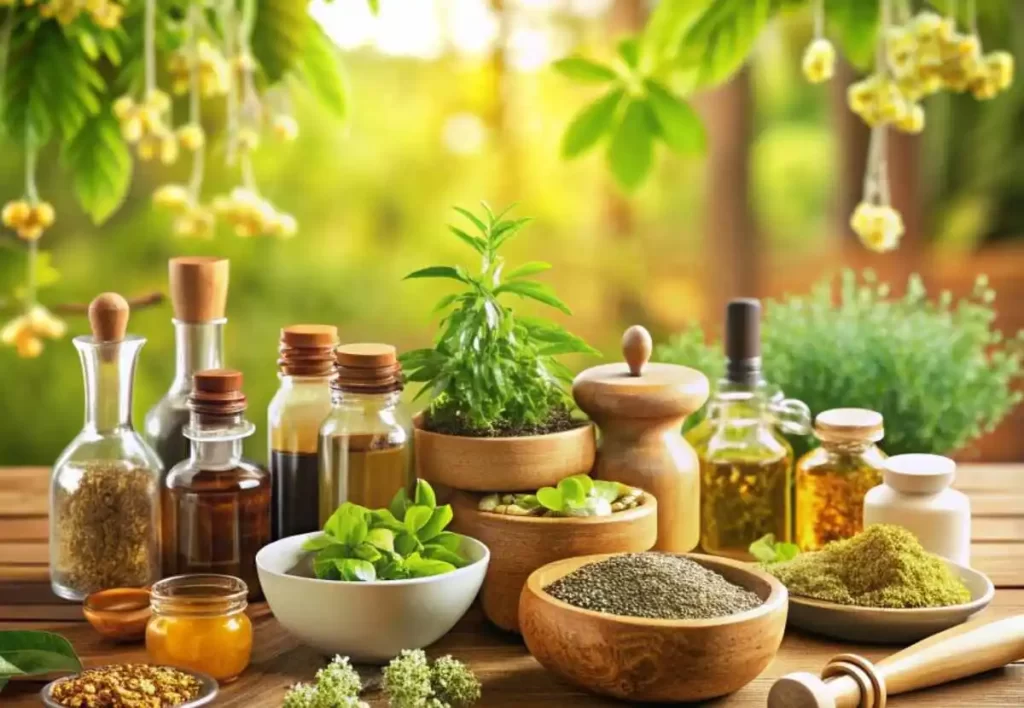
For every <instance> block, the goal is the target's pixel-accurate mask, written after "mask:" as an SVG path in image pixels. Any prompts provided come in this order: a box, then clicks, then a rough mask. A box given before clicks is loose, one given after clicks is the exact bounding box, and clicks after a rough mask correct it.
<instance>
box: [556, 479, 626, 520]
mask: <svg viewBox="0 0 1024 708" xmlns="http://www.w3.org/2000/svg"><path fill="white" fill-rule="evenodd" d="M624 488H625V489H628V488H626V487H625V485H620V484H619V483H618V482H604V481H601V480H597V481H595V480H592V479H591V478H590V477H588V476H587V475H585V474H574V475H573V476H571V477H566V478H565V479H563V480H562V481H560V482H559V483H558V486H557V487H542V488H541V489H538V490H537V501H538V502H539V503H540V505H541V506H543V507H545V508H546V509H550V510H551V511H556V512H558V513H560V514H565V515H566V516H608V515H609V514H611V513H612V502H614V501H615V500H616V499H618V498H619V497H620V496H622V494H623V493H624V491H623V490H624Z"/></svg>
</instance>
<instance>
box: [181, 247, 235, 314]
mask: <svg viewBox="0 0 1024 708" xmlns="http://www.w3.org/2000/svg"><path fill="white" fill-rule="evenodd" d="M229 265H230V262H229V261H228V259H227V258H216V257H213V256H181V257H179V258H172V259H171V260H170V262H169V264H168V271H169V277H170V283H171V305H172V307H173V308H174V319H176V320H178V321H179V322H189V323H193V324H198V323H201V322H210V321H212V320H219V319H223V318H224V312H225V309H226V307H227V300H228V275H229Z"/></svg>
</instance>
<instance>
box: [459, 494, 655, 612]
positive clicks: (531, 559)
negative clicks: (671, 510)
mask: <svg viewBox="0 0 1024 708" xmlns="http://www.w3.org/2000/svg"><path fill="white" fill-rule="evenodd" d="M479 498H480V497H479V495H477V494H469V493H466V492H457V493H456V494H455V495H454V497H453V498H452V500H451V504H452V509H453V511H454V512H455V518H454V520H453V521H452V528H453V529H454V530H455V531H457V532H458V533H461V534H464V535H466V536H470V537H472V538H475V539H477V540H478V541H482V542H483V543H484V545H486V546H487V547H488V548H490V549H491V562H490V565H489V566H488V568H487V575H486V576H485V577H484V584H483V588H482V589H481V591H480V598H481V603H482V604H483V608H484V614H485V615H487V619H489V620H490V621H491V622H493V623H494V624H495V625H497V626H498V627H500V628H501V629H504V630H507V631H509V632H519V631H520V630H519V594H520V592H521V591H522V589H523V585H524V583H525V582H526V579H527V578H528V577H529V576H530V573H532V572H533V571H535V570H536V569H537V568H540V567H541V566H543V565H545V564H547V563H551V562H552V561H557V560H561V559H563V558H572V557H573V556H583V555H590V554H593V553H597V552H607V551H612V552H616V553H630V552H639V551H646V550H649V549H650V548H651V547H652V546H653V545H654V542H655V541H656V540H657V537H658V503H657V501H656V500H655V499H654V497H653V496H651V495H650V494H647V493H645V494H644V503H643V504H641V505H640V506H637V507H634V508H632V509H627V510H625V511H620V512H617V513H615V514H612V515H611V516H595V517H587V518H573V517H543V516H540V517H538V516H506V515H504V514H493V513H490V512H486V511H480V510H479V509H477V502H478V500H479Z"/></svg>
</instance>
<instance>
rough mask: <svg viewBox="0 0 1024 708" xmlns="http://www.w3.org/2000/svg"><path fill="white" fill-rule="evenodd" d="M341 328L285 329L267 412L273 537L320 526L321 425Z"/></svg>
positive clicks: (328, 407) (328, 408) (326, 410)
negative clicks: (276, 386)
mask: <svg viewBox="0 0 1024 708" xmlns="http://www.w3.org/2000/svg"><path fill="white" fill-rule="evenodd" d="M337 344H338V329H337V328H336V327H331V326H328V325H292V326H291V327H285V328H284V329H282V330H281V346H280V358H279V359H278V360H277V365H278V367H279V368H280V373H279V374H278V378H279V379H281V387H280V388H279V389H278V390H277V393H276V394H275V395H274V398H273V400H271V402H270V407H269V409H268V410H267V429H268V438H269V442H270V456H269V457H268V458H267V459H268V460H269V462H270V476H271V478H272V480H273V486H274V495H273V497H274V503H273V523H272V531H271V533H272V536H273V537H274V538H275V539H278V538H284V537H285V536H293V535H295V534H300V533H307V532H309V531H316V530H317V529H318V528H320V509H319V502H318V500H319V497H320V493H319V484H320V472H319V464H320V463H319V457H318V456H317V443H318V438H319V435H320V425H321V424H322V423H323V422H324V419H325V418H327V414H328V413H330V412H331V388H330V384H329V379H330V376H331V373H332V372H333V370H334V347H336V346H337Z"/></svg>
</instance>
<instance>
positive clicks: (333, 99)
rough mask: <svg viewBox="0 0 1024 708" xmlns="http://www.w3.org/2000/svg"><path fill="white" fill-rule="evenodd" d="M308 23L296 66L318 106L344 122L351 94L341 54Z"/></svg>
mask: <svg viewBox="0 0 1024 708" xmlns="http://www.w3.org/2000/svg"><path fill="white" fill-rule="evenodd" d="M298 4H300V5H301V3H298ZM309 24H310V27H309V30H308V32H307V37H306V41H305V45H304V48H303V51H302V61H301V64H300V70H301V73H302V77H303V79H304V83H305V85H306V87H307V88H308V89H309V90H310V92H311V93H312V94H313V95H314V96H316V97H317V99H318V100H319V101H320V103H321V105H323V106H324V107H325V108H327V109H328V110H329V111H330V112H331V113H333V114H334V116H335V117H336V118H340V119H341V120H345V119H347V118H348V114H349V107H350V106H349V104H350V96H351V95H352V91H351V88H350V86H349V82H348V74H347V73H346V72H345V67H344V66H343V65H342V63H341V52H340V51H339V49H338V47H336V46H335V45H334V42H332V41H331V40H330V38H329V37H328V36H327V35H325V34H324V32H323V30H322V29H320V27H319V26H318V25H317V24H316V23H315V22H310V23H309Z"/></svg>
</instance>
